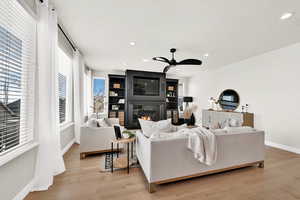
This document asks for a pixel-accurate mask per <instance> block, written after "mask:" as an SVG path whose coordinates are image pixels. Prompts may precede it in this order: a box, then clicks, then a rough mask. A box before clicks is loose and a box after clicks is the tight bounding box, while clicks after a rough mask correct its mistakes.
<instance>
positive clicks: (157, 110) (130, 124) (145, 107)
mask: <svg viewBox="0 0 300 200" xmlns="http://www.w3.org/2000/svg"><path fill="white" fill-rule="evenodd" d="M165 110H166V109H165V103H162V102H146V101H131V102H128V112H127V120H126V124H125V126H126V128H129V129H136V128H140V125H139V121H138V119H139V118H141V119H144V120H151V121H159V120H162V119H165V118H166V116H165V115H166V114H165Z"/></svg>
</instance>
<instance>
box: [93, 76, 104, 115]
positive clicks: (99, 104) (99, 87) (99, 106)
mask: <svg viewBox="0 0 300 200" xmlns="http://www.w3.org/2000/svg"><path fill="white" fill-rule="evenodd" d="M93 97H94V106H93V108H94V113H104V112H105V108H104V107H105V106H104V105H105V79H104V78H94V80H93Z"/></svg>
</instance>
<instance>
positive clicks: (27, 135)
mask: <svg viewBox="0 0 300 200" xmlns="http://www.w3.org/2000/svg"><path fill="white" fill-rule="evenodd" d="M35 46H36V21H35V20H34V19H33V18H32V16H31V15H29V14H28V13H27V11H25V9H24V8H23V7H22V6H21V5H20V4H19V3H18V1H17V0H0V156H1V155H3V154H5V153H7V152H9V151H12V150H14V149H16V148H18V147H20V146H21V145H23V144H26V143H28V142H30V141H32V140H33V120H34V92H35V91H34V81H35V80H34V77H35V66H36V63H35V62H36V52H35Z"/></svg>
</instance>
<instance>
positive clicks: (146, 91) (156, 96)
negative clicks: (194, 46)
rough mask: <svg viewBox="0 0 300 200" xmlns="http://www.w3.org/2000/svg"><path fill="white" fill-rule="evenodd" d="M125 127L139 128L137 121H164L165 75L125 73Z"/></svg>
mask: <svg viewBox="0 0 300 200" xmlns="http://www.w3.org/2000/svg"><path fill="white" fill-rule="evenodd" d="M125 96H126V105H125V127H126V128H128V129H138V128H140V125H139V122H138V119H139V118H143V119H146V120H152V121H159V120H162V119H166V74H165V73H158V72H146V71H134V70H127V71H126V92H125Z"/></svg>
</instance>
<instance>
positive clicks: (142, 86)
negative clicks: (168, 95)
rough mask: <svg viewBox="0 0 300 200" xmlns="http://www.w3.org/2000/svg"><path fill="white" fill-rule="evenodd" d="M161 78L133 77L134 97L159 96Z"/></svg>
mask: <svg viewBox="0 0 300 200" xmlns="http://www.w3.org/2000/svg"><path fill="white" fill-rule="evenodd" d="M159 86H160V85H159V78H148V77H139V76H134V77H133V95H139V96H159Z"/></svg>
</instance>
